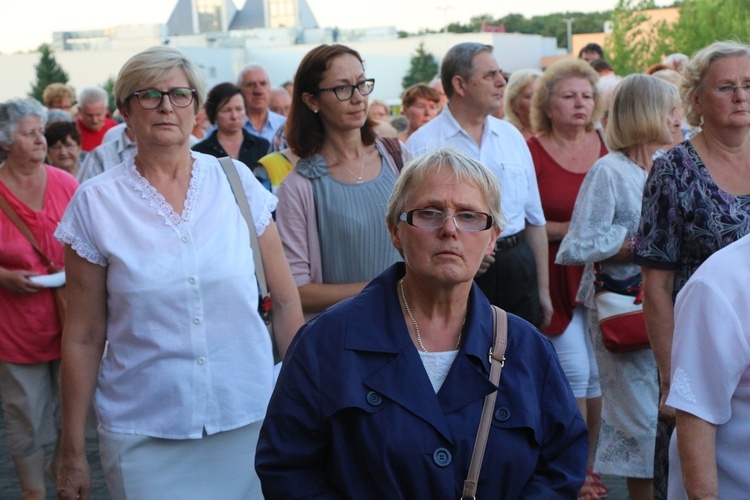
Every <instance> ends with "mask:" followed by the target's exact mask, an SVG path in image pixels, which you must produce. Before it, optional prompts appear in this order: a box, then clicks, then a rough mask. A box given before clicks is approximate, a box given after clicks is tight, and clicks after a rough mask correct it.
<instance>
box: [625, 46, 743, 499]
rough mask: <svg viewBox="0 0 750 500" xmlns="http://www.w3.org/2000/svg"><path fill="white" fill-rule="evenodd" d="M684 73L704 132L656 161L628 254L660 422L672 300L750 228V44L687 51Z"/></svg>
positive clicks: (686, 99)
mask: <svg viewBox="0 0 750 500" xmlns="http://www.w3.org/2000/svg"><path fill="white" fill-rule="evenodd" d="M684 75H685V80H684V82H683V84H682V88H681V89H680V91H681V95H682V100H683V105H684V107H685V111H686V118H687V121H688V123H689V124H690V125H692V126H699V125H700V126H701V127H702V132H701V133H699V134H697V135H696V136H694V137H692V138H691V139H690V140H689V141H685V142H682V143H681V144H678V145H677V146H675V147H674V148H672V149H671V150H670V151H669V152H668V153H667V155H666V156H665V157H663V158H660V159H658V160H657V161H656V162H655V164H654V168H653V169H652V170H651V173H650V175H649V177H648V180H647V182H646V187H645V190H644V198H643V209H642V214H641V222H640V228H639V229H638V234H637V241H636V245H635V252H634V253H635V260H636V262H637V263H639V264H640V265H641V266H642V267H643V282H644V283H643V284H644V300H643V311H644V314H645V317H646V327H647V329H648V335H649V339H650V340H651V347H652V349H653V351H654V356H655V357H656V362H657V365H658V368H659V379H660V391H661V399H660V409H659V411H660V415H661V417H662V420H665V421H666V422H669V421H673V420H674V410H671V409H669V408H667V407H665V405H664V401H666V398H667V395H668V393H669V386H670V354H671V348H672V333H673V329H674V320H673V314H674V298H675V297H676V295H677V292H679V291H680V289H681V288H682V286H683V285H684V284H685V282H686V281H687V280H688V278H690V276H691V275H692V274H693V272H694V271H695V270H696V269H697V268H698V266H700V265H701V263H702V262H703V261H704V260H706V259H707V258H708V257H709V256H710V255H711V254H713V253H714V252H716V251H717V250H719V249H721V248H723V247H725V246H727V245H728V244H730V243H732V242H733V241H735V240H737V239H739V238H740V237H742V236H743V235H745V234H747V233H750V46H748V45H745V44H741V43H737V42H716V43H713V44H711V45H709V46H708V47H706V48H704V49H702V50H700V51H699V52H697V53H696V54H695V55H693V57H692V58H691V59H690V62H689V63H688V65H687V67H686V68H685V72H684ZM664 425H665V424H660V426H662V427H663V426H664ZM664 433H667V434H671V429H667V430H665V431H660V434H664ZM664 435H666V434H664ZM666 439H667V438H664V439H661V438H657V441H658V442H662V441H665V440H666ZM656 453H657V459H656V464H655V466H656V467H657V470H656V476H655V487H656V488H657V492H658V491H659V490H662V491H663V490H665V488H666V465H667V463H666V453H667V450H666V449H665V448H663V447H660V445H659V444H657V450H656ZM660 457H662V458H660ZM660 464H661V465H660Z"/></svg>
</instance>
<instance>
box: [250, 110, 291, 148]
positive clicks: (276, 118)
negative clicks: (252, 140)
mask: <svg viewBox="0 0 750 500" xmlns="http://www.w3.org/2000/svg"><path fill="white" fill-rule="evenodd" d="M285 123H286V116H283V115H280V114H278V113H274V112H273V111H271V110H270V109H269V110H268V116H267V117H266V122H265V123H264V124H263V128H262V129H261V130H260V131H258V130H257V129H256V128H255V127H254V126H253V124H252V122H251V121H250V119H249V118H248V117H245V123H243V124H242V128H244V129H245V130H247V131H248V132H249V133H251V134H253V135H254V136H256V137H262V138H263V139H265V140H267V141H268V142H269V143H270V144H273V137H274V135H275V134H276V131H277V130H279V129H280V128H281V127H283V126H284V124H285Z"/></svg>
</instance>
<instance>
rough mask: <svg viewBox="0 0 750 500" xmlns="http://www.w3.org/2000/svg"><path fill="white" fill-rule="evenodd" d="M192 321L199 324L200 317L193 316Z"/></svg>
mask: <svg viewBox="0 0 750 500" xmlns="http://www.w3.org/2000/svg"><path fill="white" fill-rule="evenodd" d="M193 323H195V324H196V325H200V324H201V319H200V318H193Z"/></svg>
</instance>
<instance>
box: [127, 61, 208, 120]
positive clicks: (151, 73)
mask: <svg viewBox="0 0 750 500" xmlns="http://www.w3.org/2000/svg"><path fill="white" fill-rule="evenodd" d="M179 70H182V71H184V72H185V76H186V77H187V80H188V84H189V85H190V86H191V87H192V88H194V89H195V96H194V99H193V106H194V107H195V112H196V113H197V112H198V110H199V109H200V108H201V106H203V103H204V102H205V101H206V87H205V84H204V83H203V75H202V74H201V70H200V69H199V68H198V65H196V64H195V63H194V62H193V61H191V60H190V59H188V58H187V57H185V55H184V54H183V53H182V52H180V51H179V50H177V49H175V48H173V47H165V46H157V47H151V48H148V49H146V50H144V51H142V52H139V53H138V54H136V55H134V56H133V57H131V58H130V59H128V60H127V62H126V63H125V64H124V65H123V67H122V68H121V69H120V73H119V74H118V75H117V79H116V80H115V88H114V95H115V100H116V102H117V107H118V108H121V107H126V106H127V103H128V99H129V98H130V97H131V96H132V95H133V92H135V91H137V90H140V89H143V88H145V87H148V86H149V85H154V84H156V83H158V82H160V81H162V80H166V79H167V78H169V77H171V76H172V75H173V74H174V73H175V72H177V71H179Z"/></svg>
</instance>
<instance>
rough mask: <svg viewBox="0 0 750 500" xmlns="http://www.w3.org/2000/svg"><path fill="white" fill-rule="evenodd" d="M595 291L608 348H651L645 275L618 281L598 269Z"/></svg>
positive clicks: (604, 340) (615, 350)
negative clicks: (644, 307) (644, 306)
mask: <svg viewBox="0 0 750 500" xmlns="http://www.w3.org/2000/svg"><path fill="white" fill-rule="evenodd" d="M594 290H595V293H596V295H595V299H594V300H595V302H596V309H597V313H598V315H599V328H600V329H601V331H602V342H603V343H604V347H606V348H607V350H608V351H610V352H615V353H623V352H633V351H640V350H642V349H648V348H649V347H651V345H650V343H649V340H648V334H647V333H646V321H645V319H644V317H643V304H642V302H643V300H642V298H643V295H642V294H643V292H642V289H641V275H640V274H637V275H635V276H631V277H630V278H627V279H623V280H618V279H614V278H612V277H611V276H610V275H608V274H607V273H602V272H600V271H599V266H596V278H595V279H594Z"/></svg>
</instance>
